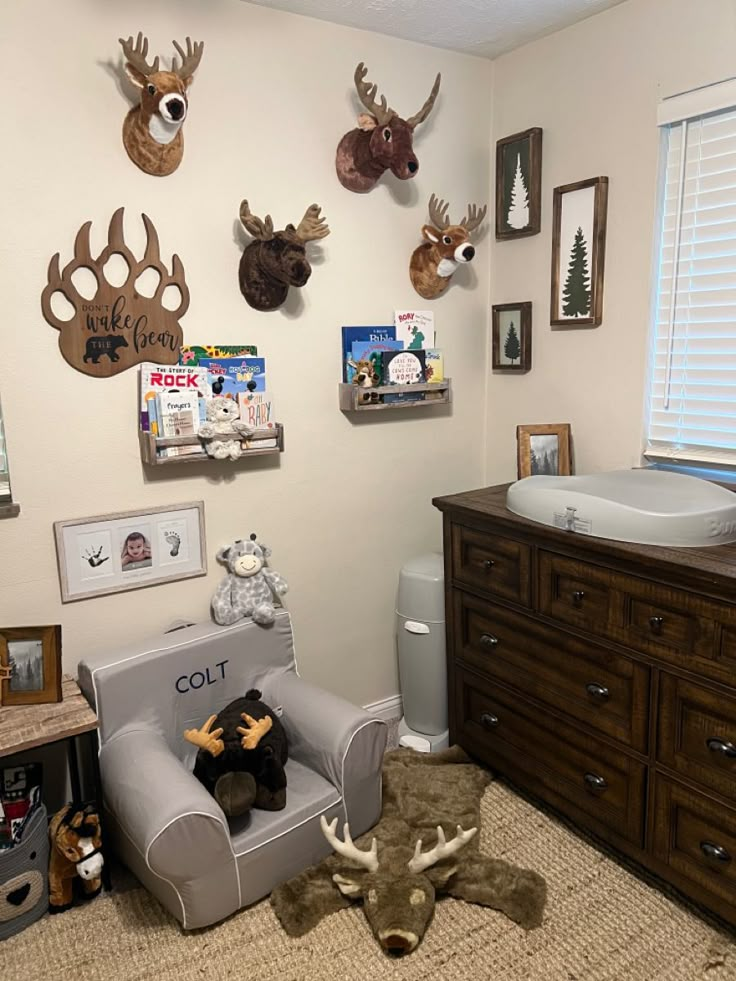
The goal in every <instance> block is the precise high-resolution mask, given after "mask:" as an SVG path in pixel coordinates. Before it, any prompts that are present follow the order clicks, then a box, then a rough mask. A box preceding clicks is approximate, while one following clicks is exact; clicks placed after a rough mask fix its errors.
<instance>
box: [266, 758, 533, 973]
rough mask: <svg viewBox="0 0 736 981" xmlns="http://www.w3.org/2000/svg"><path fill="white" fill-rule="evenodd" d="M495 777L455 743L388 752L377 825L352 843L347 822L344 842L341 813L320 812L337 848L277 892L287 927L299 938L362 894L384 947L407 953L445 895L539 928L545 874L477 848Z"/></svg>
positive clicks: (273, 902) (273, 899)
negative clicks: (329, 817) (483, 804)
mask: <svg viewBox="0 0 736 981" xmlns="http://www.w3.org/2000/svg"><path fill="white" fill-rule="evenodd" d="M428 767H431V768H432V769H431V770H428V769H427V768H428ZM490 779H491V778H490V775H489V774H488V773H487V772H486V771H485V770H482V769H481V768H480V767H479V766H476V765H475V764H473V763H472V762H471V761H470V759H469V757H468V756H467V755H466V754H465V753H464V752H463V750H462V749H460V747H458V746H453V747H451V748H450V749H447V750H442V751H441V752H439V753H417V752H415V751H414V750H411V749H399V750H392V751H391V752H389V753H386V755H385V757H384V764H383V813H382V814H381V819H380V821H379V822H378V824H377V825H376V826H375V827H374V828H373V829H372V830H371V831H370V832H369V833H368V834H366V835H363V836H362V837H361V838H359V839H358V840H357V841H356V842H355V843H354V842H353V841H352V839H351V837H350V829H349V827H348V826H347V825H344V828H343V839H342V841H341V840H340V839H339V838H338V836H337V835H336V833H335V829H336V826H337V818H335V819H333V821H332V823H331V824H328V823H327V821H326V820H325V818H324V816H322V818H321V821H320V824H321V827H322V832H323V834H324V835H325V837H326V838H327V840H328V841H329V843H330V845H332V847H333V848H334V850H335V854H334V855H330V856H329V857H328V858H326V859H324V861H322V862H320V863H319V864H318V865H314V866H312V867H311V868H309V869H307V870H306V871H305V872H302V873H300V874H299V875H297V876H295V877H294V878H293V879H290V880H289V881H288V882H285V883H283V884H282V885H280V886H277V888H276V889H275V890H274V891H273V892H272V893H271V905H272V906H273V908H274V910H275V912H276V915H277V916H278V918H279V920H280V921H281V924H282V926H283V927H284V929H285V930H286V932H287V933H288V934H289V935H290V936H302V935H303V934H305V933H308V932H309V930H311V929H313V928H314V927H315V926H316V925H317V924H318V923H319V922H320V920H322V918H323V917H325V916H327V915H328V914H329V913H334V912H336V911H337V910H340V909H343V908H344V907H346V906H348V905H349V904H350V902H351V901H356V900H362V902H363V912H364V913H365V915H366V917H367V919H368V922H369V924H370V926H371V929H372V930H373V934H374V936H375V937H376V940H377V941H378V942H379V944H380V945H381V947H382V948H383V949H384V951H386V952H387V953H391V954H398V955H401V954H409V953H411V951H413V950H414V949H415V948H416V947H417V945H418V944H419V941H420V940H421V939H422V937H423V935H424V932H425V930H426V928H427V926H428V924H429V922H430V920H431V918H432V913H433V911H434V906H435V898H436V897H437V896H439V895H440V894H445V895H448V896H454V897H456V898H458V899H464V900H466V901H467V902H470V903H478V904H479V905H481V906H490V907H491V908H493V909H497V910H501V911H502V912H504V913H505V914H506V915H507V916H508V917H510V919H512V920H514V921H515V922H516V923H518V924H520V925H521V926H522V927H524V928H525V929H527V930H528V929H532V928H533V927H537V926H539V925H540V924H541V922H542V913H543V911H544V905H545V901H546V893H547V887H546V883H545V881H544V879H543V878H542V877H541V876H540V875H539V874H538V873H536V872H533V871H531V870H529V869H520V868H517V867H516V866H514V865H511V864H509V863H508V862H504V861H502V860H501V859H494V858H489V857H488V856H486V855H481V854H480V851H479V848H478V836H477V835H476V831H477V827H478V824H479V821H480V799H481V797H482V795H483V792H484V790H485V788H486V786H487V785H488V783H489V782H490ZM463 827H465V829H466V830H463ZM428 840H429V841H436V844H434V845H433V846H432V847H430V848H428V849H426V850H425V849H424V848H423V846H422V842H423V841H428ZM331 883H332V885H331Z"/></svg>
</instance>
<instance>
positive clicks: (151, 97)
mask: <svg viewBox="0 0 736 981" xmlns="http://www.w3.org/2000/svg"><path fill="white" fill-rule="evenodd" d="M119 40H120V44H121V45H122V46H123V54H124V55H125V59H126V60H125V73H126V74H127V76H128V78H129V79H130V80H131V82H132V83H133V84H134V85H135V86H137V88H139V89H140V95H141V101H140V105H138V106H135V107H134V108H133V109H131V110H130V112H129V113H128V115H127V116H126V117H125V122H124V123H123V143H124V144H125V149H126V150H127V151H128V156H129V157H130V159H131V160H132V161H133V163H134V164H136V166H138V167H140V169H141V170H143V171H145V172H146V173H147V174H153V176H154V177H166V176H167V175H168V174H173V172H174V171H175V170H176V168H177V167H178V166H179V164H180V163H181V158H182V155H183V153H184V134H183V133H182V130H181V127H182V123H183V122H184V120H185V119H186V117H187V109H188V108H189V102H188V100H187V89H188V88H189V86H190V85H191V83H192V78H193V77H194V73H195V71H196V70H197V67H198V65H199V62H200V60H201V58H202V51H203V50H204V41H199V42H196V41H195V43H194V45H192V42H191V40H190V38H187V53H186V54H184V52H183V51H182V49H181V48H180V47H179V45H178V44H177V43H176V41H174V42H173V43H174V47H175V48H176V50H177V51H178V52H179V55H180V57H181V67H179V66H177V63H176V58H173V59H172V63H171V71H170V72H165V71H159V70H158V62H159V59H158V55H157V56H156V57H155V58H154V60H153V61H152V62H151V63H150V64H149V63H148V61H147V60H146V58H147V56H148V38H144V37H143V35H142V33H141V32H140V31H139V32H138V38H137V39H136V42H135V45H133V38H132V37H129V38H128V40H127V41H124V40H123V39H122V38H120V39H119Z"/></svg>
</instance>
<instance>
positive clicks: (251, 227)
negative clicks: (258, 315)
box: [239, 201, 330, 310]
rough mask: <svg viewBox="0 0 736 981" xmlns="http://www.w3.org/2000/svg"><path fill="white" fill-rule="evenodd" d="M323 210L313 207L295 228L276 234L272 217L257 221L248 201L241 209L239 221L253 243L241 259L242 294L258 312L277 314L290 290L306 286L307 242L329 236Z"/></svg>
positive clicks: (308, 272)
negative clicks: (250, 236)
mask: <svg viewBox="0 0 736 981" xmlns="http://www.w3.org/2000/svg"><path fill="white" fill-rule="evenodd" d="M320 210H321V209H320V206H319V205H318V204H311V205H310V206H309V207H308V208H307V210H306V211H305V212H304V217H303V218H302V220H301V221H300V222H299V224H298V225H297V227H296V228H294V226H293V225H287V226H286V228H284V229H283V231H280V232H275V231H274V229H273V221H272V219H271V216H270V215H266V218H265V221H264V220H262V219H261V218H256V216H255V215H254V214H253V213H252V212H251V210H250V207H249V205H248V202H247V201H243V202H242V204H241V205H240V220H241V222H242V223H243V227H244V228H245V230H246V231H247V232H248V233H249V234H250V235H252V236H253V239H254V241H253V242H251V243H250V245H247V246H246V248H245V251H244V252H243V255H242V257H241V259H240V271H239V278H240V292H241V293H242V294H243V296H244V297H245V299H246V301H247V302H248V303H249V304H250V306H252V307H253V308H254V309H255V310H276V309H277V308H278V307H280V306H281V304H282V303H283V302H284V301H285V300H286V296H287V294H288V292H289V287H290V286H304V284H305V283H306V282H307V280H308V279H309V277H310V276H311V274H312V267H311V266H310V264H309V260H308V259H307V250H306V245H307V242H312V241H314V240H316V239H320V238H324V237H325V235H329V234H330V229H329V228H328V226H327V222H326V220H325V219H324V218H322V217H321V216H320Z"/></svg>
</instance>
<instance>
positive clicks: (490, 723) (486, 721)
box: [480, 712, 498, 729]
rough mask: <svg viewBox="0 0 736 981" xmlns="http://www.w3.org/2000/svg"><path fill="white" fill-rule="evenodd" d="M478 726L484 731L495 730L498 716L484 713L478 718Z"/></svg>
mask: <svg viewBox="0 0 736 981" xmlns="http://www.w3.org/2000/svg"><path fill="white" fill-rule="evenodd" d="M480 724H481V725H482V726H483V728H484V729H495V728H496V726H497V725H498V716H497V715H494V714H493V713H492V712H484V713H483V715H481V717H480Z"/></svg>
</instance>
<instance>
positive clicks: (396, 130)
mask: <svg viewBox="0 0 736 981" xmlns="http://www.w3.org/2000/svg"><path fill="white" fill-rule="evenodd" d="M367 72H368V69H367V68H366V67H365V66H364V64H363V62H362V61H361V63H360V64H359V65H358V67H357V68H356V69H355V76H354V77H355V87H356V89H357V90H358V97H359V98H360V101H361V102H362V103H363V105H364V106H365V108H366V109H367V110H368V112H367V113H361V114H360V115H359V116H358V127H357V129H353V130H350V132H349V133H346V134H345V136H343V138H342V139H341V140H340V142H339V144H338V146H337V157H336V159H335V168H336V169H337V177H338V180H339V181H340V183H341V184H342V186H343V187H346V188H347V189H348V190H349V191H358V192H364V191H370V189H371V188H372V187H373V185H374V184H375V183H376V181H377V180H378V178H379V177H380V176H381V174H382V173H383V172H384V170H388V169H390V170H391V172H392V173H393V174H394V175H395V176H396V177H398V178H399V180H402V181H405V180H408V179H409V178H410V177H415V176H416V173H417V171H418V170H419V161H418V160H417V158H416V156H415V154H414V149H413V146H412V140H413V138H414V130H415V128H416V127H417V126H418V125H419V123H423V122H424V120H425V119H426V118H427V116H428V115H429V114H430V112H431V111H432V106H433V105H434V102H435V99H436V98H437V93H438V92H439V90H440V79H441V77H442V76H441V75H440V74H439V73H438V74H437V78H436V79H435V80H434V85H433V86H432V91H431V92H430V94H429V98H428V99H427V101H426V102H425V103H424V105H423V106H422V108H421V109H420V110H419V112H417V113H415V115H413V116H410V117H409V118H408V119H402V118H401V116H399V115H398V114H397V113H396V111H395V110H394V109H391V108H390V107H389V106H387V104H386V97H385V96H383V95H382V96H381V101H380V103H379V102H376V93H377V91H378V86H377V85H371V83H370V82H366V81H364V79H365V76H366V74H367Z"/></svg>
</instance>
